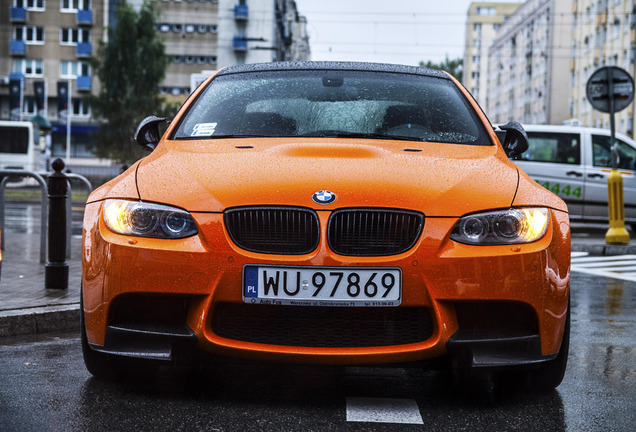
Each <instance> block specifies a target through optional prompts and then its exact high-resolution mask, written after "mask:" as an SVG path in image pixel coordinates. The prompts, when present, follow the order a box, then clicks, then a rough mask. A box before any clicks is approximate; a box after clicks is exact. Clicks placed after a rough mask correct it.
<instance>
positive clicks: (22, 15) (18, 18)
mask: <svg viewBox="0 0 636 432" xmlns="http://www.w3.org/2000/svg"><path fill="white" fill-rule="evenodd" d="M5 10H6V9H5ZM26 15H27V10H26V8H21V7H11V10H10V11H9V19H10V20H11V22H14V23H17V22H20V23H23V22H26Z"/></svg>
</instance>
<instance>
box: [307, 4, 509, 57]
mask: <svg viewBox="0 0 636 432" xmlns="http://www.w3.org/2000/svg"><path fill="white" fill-rule="evenodd" d="M499 1H507V0H499ZM470 3H471V0H296V6H297V8H298V11H299V12H300V14H301V15H304V16H306V17H307V21H308V31H309V36H310V44H311V59H312V60H350V61H371V62H385V63H402V64H408V65H418V64H419V62H420V61H427V60H431V61H433V62H436V63H437V62H440V61H442V60H444V58H445V56H446V55H448V56H449V57H450V58H457V57H462V58H463V56H464V44H465V25H466V17H467V13H468V7H469V5H470Z"/></svg>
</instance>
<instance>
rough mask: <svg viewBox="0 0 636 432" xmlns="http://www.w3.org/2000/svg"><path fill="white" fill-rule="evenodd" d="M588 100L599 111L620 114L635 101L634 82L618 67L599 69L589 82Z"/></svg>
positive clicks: (587, 89) (587, 87) (587, 88)
mask: <svg viewBox="0 0 636 432" xmlns="http://www.w3.org/2000/svg"><path fill="white" fill-rule="evenodd" d="M586 92H587V99H588V100H589V101H590V103H591V104H592V106H593V107H594V108H596V109H597V110H599V111H602V112H606V113H611V112H618V111H621V110H623V109H625V108H626V107H627V105H629V104H630V103H631V102H632V100H633V99H634V80H633V79H632V77H631V76H630V75H629V73H627V72H626V71H625V70H623V69H621V68H618V67H616V66H605V67H602V68H600V69H598V70H597V71H596V72H594V73H593V74H592V76H591V77H590V79H588V80H587V86H586Z"/></svg>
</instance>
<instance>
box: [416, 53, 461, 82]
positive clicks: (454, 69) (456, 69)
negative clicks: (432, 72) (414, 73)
mask: <svg viewBox="0 0 636 432" xmlns="http://www.w3.org/2000/svg"><path fill="white" fill-rule="evenodd" d="M420 66H422V67H427V68H431V69H440V70H443V71H446V72H448V73H449V74H451V75H452V76H454V77H455V78H457V80H458V81H459V82H462V77H463V75H464V59H462V58H456V59H449V58H448V56H446V59H445V60H444V61H443V62H441V63H433V62H432V61H430V60H429V61H427V62H426V63H424V62H423V61H421V62H420Z"/></svg>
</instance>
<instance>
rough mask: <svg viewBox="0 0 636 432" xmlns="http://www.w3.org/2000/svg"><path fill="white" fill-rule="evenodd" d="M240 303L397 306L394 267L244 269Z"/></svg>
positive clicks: (397, 276)
mask: <svg viewBox="0 0 636 432" xmlns="http://www.w3.org/2000/svg"><path fill="white" fill-rule="evenodd" d="M243 301H244V302H245V303H254V304H277V305H293V306H367V307H377V306H399V305H400V303H401V302H402V270H401V269H400V268H396V267H296V266H293V267H292V266H290V267H280V266H264V265H246V266H244V267H243Z"/></svg>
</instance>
